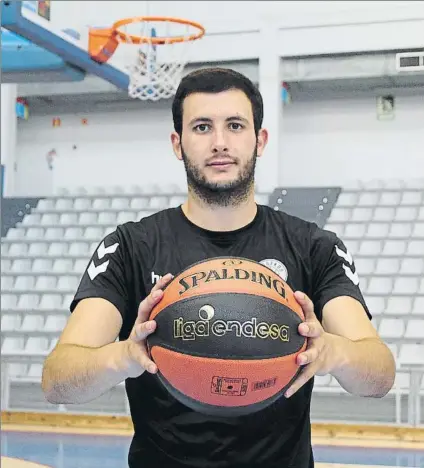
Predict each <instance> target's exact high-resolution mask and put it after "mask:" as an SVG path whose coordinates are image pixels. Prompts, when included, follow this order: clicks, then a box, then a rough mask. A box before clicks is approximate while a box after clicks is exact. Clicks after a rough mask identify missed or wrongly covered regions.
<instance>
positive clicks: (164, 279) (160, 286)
mask: <svg viewBox="0 0 424 468" xmlns="http://www.w3.org/2000/svg"><path fill="white" fill-rule="evenodd" d="M173 278H174V276H173V275H172V274H171V273H167V274H166V275H165V276H162V278H160V279H159V281H158V282H157V283H156V284H155V285H154V286H153V288H152V291H151V292H153V291H157V290H159V289H163V288H164V287H165V286H166V285H167V284H168V283H169V282H170V281H171V280H172V279H173Z"/></svg>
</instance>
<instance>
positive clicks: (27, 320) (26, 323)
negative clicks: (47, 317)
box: [20, 314, 44, 332]
mask: <svg viewBox="0 0 424 468" xmlns="http://www.w3.org/2000/svg"><path fill="white" fill-rule="evenodd" d="M43 327H44V317H43V316H42V315H37V314H27V315H25V317H24V319H23V321H22V325H21V328H20V331H21V332H37V331H40V330H42V329H43Z"/></svg>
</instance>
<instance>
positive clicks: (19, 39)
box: [1, 1, 129, 90]
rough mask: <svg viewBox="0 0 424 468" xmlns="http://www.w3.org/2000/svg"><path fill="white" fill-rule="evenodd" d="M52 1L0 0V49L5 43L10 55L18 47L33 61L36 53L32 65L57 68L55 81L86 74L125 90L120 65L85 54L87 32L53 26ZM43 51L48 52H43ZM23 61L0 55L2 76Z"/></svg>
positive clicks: (44, 69) (24, 62) (124, 79)
mask: <svg viewBox="0 0 424 468" xmlns="http://www.w3.org/2000/svg"><path fill="white" fill-rule="evenodd" d="M52 3H54V2H50V1H2V3H1V9H2V10H1V26H2V52H4V51H5V50H6V49H7V48H5V45H6V42H7V43H8V44H9V49H8V50H9V52H11V54H10V56H12V52H13V51H14V50H16V47H17V46H18V47H20V49H19V50H21V51H27V54H26V56H27V57H31V58H32V60H33V61H35V60H36V57H37V56H38V57H39V58H40V60H41V61H40V62H36V63H34V64H33V65H34V66H35V65H37V63H39V65H40V69H41V72H42V71H44V72H46V71H50V72H52V71H53V70H56V72H57V71H58V70H61V73H59V72H57V73H56V76H57V80H56V81H79V80H82V79H84V76H85V74H86V73H89V74H93V75H97V76H99V77H101V78H103V79H104V80H106V81H108V82H110V83H112V84H113V85H115V86H116V87H118V88H119V89H122V90H127V89H128V83H129V77H128V73H127V72H126V70H125V69H124V68H119V67H118V66H115V65H114V64H112V63H98V62H96V61H94V60H92V59H91V57H90V55H89V53H88V31H87V33H86V34H85V32H84V31H76V30H72V29H65V30H62V29H59V28H57V27H55V26H54V23H53V22H52V21H51V17H52V10H51V8H52V5H51V4H52ZM4 38H6V39H7V40H4ZM31 48H32V49H31ZM28 49H31V50H28ZM43 51H44V52H45V51H47V52H48V53H44V54H43V53H42V52H43ZM22 57H24V55H22ZM17 62H19V63H17ZM24 64H26V65H28V63H27V62H26V61H25V59H16V56H15V63H13V62H10V60H9V59H7V57H6V61H5V56H4V55H3V56H2V71H3V72H6V76H7V74H9V73H11V72H12V71H15V72H16V71H19V70H13V67H17V68H18V69H19V68H22V66H23V65H24ZM9 76H10V75H9ZM12 77H13V75H12ZM28 78H30V76H29V75H28ZM37 79H40V75H39V76H38V77H37V76H36V75H34V80H37ZM8 81H10V80H8ZM27 81H30V79H28V80H27Z"/></svg>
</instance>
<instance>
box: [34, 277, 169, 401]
mask: <svg viewBox="0 0 424 468" xmlns="http://www.w3.org/2000/svg"><path fill="white" fill-rule="evenodd" d="M170 279H171V275H165V276H164V277H163V278H161V279H160V280H159V281H158V282H157V284H156V285H155V286H154V288H153V289H152V291H151V293H150V294H149V296H148V297H146V298H145V299H144V300H143V301H142V302H141V304H140V306H139V309H138V315H137V320H136V322H135V324H134V327H133V329H132V332H131V335H130V337H129V338H128V340H125V341H121V342H113V341H114V340H115V339H116V337H117V336H118V333H119V329H120V327H121V323H122V317H121V314H120V313H119V311H118V309H117V308H116V307H115V306H114V305H113V304H111V303H110V302H108V301H106V300H105V299H101V298H90V299H84V300H82V301H81V302H80V303H79V304H78V306H77V307H76V309H75V311H74V313H73V315H72V316H71V318H70V320H69V322H68V324H67V326H66V327H65V330H64V331H63V333H62V336H61V338H60V340H59V342H58V345H57V346H56V348H55V349H54V350H53V351H52V353H51V354H50V355H49V356H48V357H47V359H46V361H45V364H44V370H43V379H42V388H43V391H44V393H45V395H46V398H47V400H48V401H49V402H50V403H56V404H65V403H85V402H88V401H91V400H94V399H95V398H97V397H99V396H100V395H102V394H103V393H105V392H107V391H108V390H110V389H111V388H113V387H114V386H116V385H117V384H119V383H120V382H122V381H123V380H125V379H126V378H128V377H138V376H139V375H141V374H142V373H143V372H144V371H145V370H147V371H148V372H150V373H155V372H156V371H157V366H156V365H155V364H154V362H153V361H151V359H150V357H149V354H148V351H147V348H146V345H145V339H146V338H147V336H148V335H149V334H150V333H153V332H154V331H155V329H156V324H155V322H154V321H149V320H148V317H149V315H150V312H151V310H152V309H153V307H154V306H155V305H156V304H157V303H158V302H159V301H160V300H161V298H162V297H163V288H164V287H165V286H166V284H167V283H168V282H169V281H170Z"/></svg>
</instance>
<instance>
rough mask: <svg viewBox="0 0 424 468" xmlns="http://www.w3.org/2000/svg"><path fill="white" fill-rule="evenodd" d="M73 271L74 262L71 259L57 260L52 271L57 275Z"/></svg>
mask: <svg viewBox="0 0 424 468" xmlns="http://www.w3.org/2000/svg"><path fill="white" fill-rule="evenodd" d="M72 270H73V261H72V260H71V259H66V258H57V259H56V260H55V261H54V264H53V267H52V269H51V271H53V272H55V273H59V274H62V273H67V272H71V271H72Z"/></svg>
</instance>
